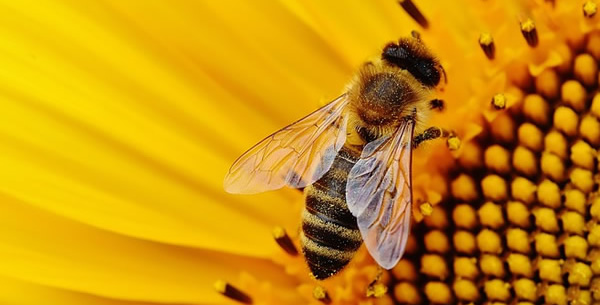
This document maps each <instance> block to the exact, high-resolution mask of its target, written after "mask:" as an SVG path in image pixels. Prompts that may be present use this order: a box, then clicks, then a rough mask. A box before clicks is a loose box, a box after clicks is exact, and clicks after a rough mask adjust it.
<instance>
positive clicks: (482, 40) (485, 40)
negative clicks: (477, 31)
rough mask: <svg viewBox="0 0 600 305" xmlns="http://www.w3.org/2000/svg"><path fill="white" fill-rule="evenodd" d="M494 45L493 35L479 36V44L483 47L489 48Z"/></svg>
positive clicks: (483, 34) (484, 34)
mask: <svg viewBox="0 0 600 305" xmlns="http://www.w3.org/2000/svg"><path fill="white" fill-rule="evenodd" d="M492 43H494V39H493V38H492V34H490V33H482V34H481V35H480V36H479V44H482V45H485V46H489V45H490V44H492Z"/></svg>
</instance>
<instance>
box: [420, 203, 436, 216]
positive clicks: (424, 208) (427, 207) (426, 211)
mask: <svg viewBox="0 0 600 305" xmlns="http://www.w3.org/2000/svg"><path fill="white" fill-rule="evenodd" d="M419 210H420V211H421V214H423V215H424V216H429V215H431V213H433V206H432V205H431V203H429V202H424V203H422V204H421V205H419Z"/></svg>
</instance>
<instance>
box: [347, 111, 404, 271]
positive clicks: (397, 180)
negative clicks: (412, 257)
mask: <svg viewBox="0 0 600 305" xmlns="http://www.w3.org/2000/svg"><path fill="white" fill-rule="evenodd" d="M413 130H414V122H413V121H412V120H407V121H406V122H404V123H403V124H402V125H401V126H400V127H398V129H397V130H396V132H395V133H394V134H393V135H391V136H387V137H381V138H379V139H377V140H375V141H373V142H370V143H368V144H366V145H365V147H364V148H363V152H362V154H361V157H360V159H359V160H358V161H357V162H356V164H355V165H354V167H352V170H350V173H349V175H348V183H347V187H346V201H347V203H348V208H349V209H350V212H352V215H354V216H355V217H356V218H357V222H358V228H359V229H360V233H361V235H362V237H363V240H364V241H365V245H366V246H367V249H368V250H369V253H370V254H371V256H372V257H373V258H374V259H375V261H377V263H378V264H379V265H380V266H381V267H383V268H385V269H391V268H393V267H394V266H395V265H396V264H397V263H398V261H399V260H400V258H401V257H402V254H404V248H405V246H406V241H407V239H408V234H409V231H410V220H411V215H412V214H411V202H412V193H411V157H412V152H411V150H412V148H411V146H412V137H413Z"/></svg>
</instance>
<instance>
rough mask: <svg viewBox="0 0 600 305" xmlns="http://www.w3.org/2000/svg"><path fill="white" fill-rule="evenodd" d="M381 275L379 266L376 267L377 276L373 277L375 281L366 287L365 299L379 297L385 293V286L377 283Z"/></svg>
mask: <svg viewBox="0 0 600 305" xmlns="http://www.w3.org/2000/svg"><path fill="white" fill-rule="evenodd" d="M382 275H383V268H381V266H377V275H375V279H374V280H373V281H372V282H371V283H370V284H369V286H367V297H376V298H378V297H381V296H383V295H384V294H385V293H386V292H387V286H385V285H384V284H382V283H379V280H381V276H382Z"/></svg>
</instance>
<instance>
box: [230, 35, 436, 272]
mask: <svg viewBox="0 0 600 305" xmlns="http://www.w3.org/2000/svg"><path fill="white" fill-rule="evenodd" d="M442 79H443V80H444V82H446V74H445V72H444V69H443V67H442V65H441V64H440V62H439V60H438V59H437V58H436V57H435V56H433V54H432V53H431V52H430V51H429V49H427V48H426V46H425V45H424V44H423V43H422V41H421V40H420V38H419V37H418V36H417V35H413V37H406V38H401V39H400V40H399V41H398V42H397V43H389V44H388V45H387V46H385V48H384V49H383V52H382V53H381V57H380V58H377V59H376V60H375V61H371V62H367V63H366V64H364V65H363V66H362V67H361V68H360V69H359V71H358V73H357V74H356V75H355V77H354V78H353V80H352V81H351V82H350V84H349V85H348V86H347V88H346V90H345V93H343V94H342V95H341V96H339V97H338V98H336V99H335V100H333V101H332V102H330V103H328V104H327V105H325V106H323V107H321V108H320V109H318V110H316V111H314V112H313V113H311V114H309V115H307V116H305V117H304V118H302V119H300V120H298V121H296V122H295V123H293V124H291V125H289V126H287V127H285V128H283V129H281V130H279V131H277V132H275V133H273V134H271V135H270V136H268V137H267V138H265V139H263V140H262V141H260V142H259V143H258V144H256V145H255V146H254V147H252V148H250V149H249V150H248V151H247V152H246V153H244V154H243V155H242V156H241V157H239V158H238V159H237V160H236V161H235V163H234V164H233V165H232V166H231V169H230V170H229V172H228V174H227V176H226V177H225V182H224V187H225V190H226V191H227V192H229V193H242V194H251V193H258V192H264V191H269V190H275V189H279V188H281V187H284V186H288V187H292V188H300V189H303V192H304V194H305V202H306V205H305V208H304V210H303V212H302V230H301V232H300V243H301V246H302V252H303V254H304V257H305V259H306V262H307V264H308V267H309V269H310V271H311V273H312V275H313V276H314V277H315V278H316V279H318V280H323V279H326V278H328V277H330V276H332V275H334V274H336V273H337V272H339V271H340V270H342V269H343V268H344V267H345V266H346V265H347V264H348V263H349V262H350V260H351V259H352V257H353V256H354V254H355V253H356V251H357V250H358V248H359V247H360V246H361V244H362V243H363V241H364V243H365V245H366V248H367V250H368V251H369V254H370V255H371V256H372V257H373V259H374V260H375V261H376V262H377V263H378V264H379V265H380V266H381V267H383V268H385V269H388V270H389V269H391V268H393V267H394V266H395V265H396V264H397V263H398V261H399V260H400V258H401V257H402V255H403V253H404V250H405V247H406V242H407V239H408V236H409V231H410V222H411V215H412V212H411V204H412V193H411V158H412V150H413V148H415V147H417V146H418V145H419V144H421V143H422V142H424V141H427V140H431V139H435V138H439V137H442V136H448V132H446V131H445V130H443V129H441V128H437V127H430V128H428V129H425V128H424V122H425V121H426V119H427V117H428V115H429V113H430V111H431V110H433V109H435V108H442V107H443V104H442V101H441V100H438V99H433V100H431V99H430V96H431V95H432V93H433V92H434V89H435V88H436V87H437V86H438V85H439V84H440V82H441V81H442Z"/></svg>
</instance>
